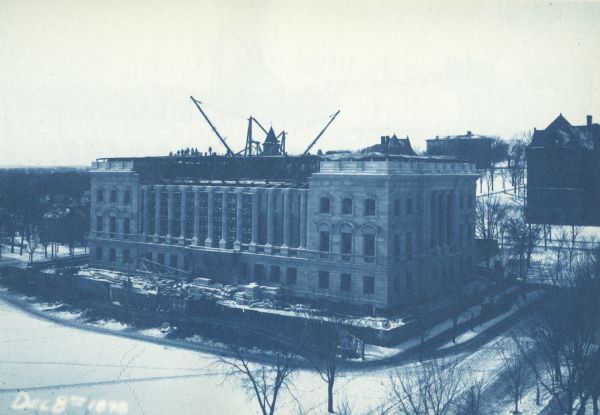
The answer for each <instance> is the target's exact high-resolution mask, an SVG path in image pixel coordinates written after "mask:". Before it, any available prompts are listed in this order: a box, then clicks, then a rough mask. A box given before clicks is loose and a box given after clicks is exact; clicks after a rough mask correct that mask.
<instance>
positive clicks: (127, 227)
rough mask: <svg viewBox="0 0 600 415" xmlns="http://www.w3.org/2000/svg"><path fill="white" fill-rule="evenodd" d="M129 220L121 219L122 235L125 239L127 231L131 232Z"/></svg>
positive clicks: (127, 236)
mask: <svg viewBox="0 0 600 415" xmlns="http://www.w3.org/2000/svg"><path fill="white" fill-rule="evenodd" d="M130 228H131V220H130V219H129V218H124V219H123V237H124V238H125V239H127V238H129V233H130V232H131V230H130Z"/></svg>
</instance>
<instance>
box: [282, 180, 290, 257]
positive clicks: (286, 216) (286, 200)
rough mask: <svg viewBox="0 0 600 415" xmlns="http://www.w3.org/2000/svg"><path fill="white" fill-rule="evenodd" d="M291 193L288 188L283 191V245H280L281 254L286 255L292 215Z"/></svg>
mask: <svg viewBox="0 0 600 415" xmlns="http://www.w3.org/2000/svg"><path fill="white" fill-rule="evenodd" d="M291 197H292V194H291V192H290V189H285V190H284V191H283V245H282V246H281V254H282V255H287V252H288V248H289V246H290V225H291V215H292V212H291V210H292V203H291V202H292V200H291Z"/></svg>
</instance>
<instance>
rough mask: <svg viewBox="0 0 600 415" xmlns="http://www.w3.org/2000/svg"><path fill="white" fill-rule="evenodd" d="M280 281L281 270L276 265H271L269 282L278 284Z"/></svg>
mask: <svg viewBox="0 0 600 415" xmlns="http://www.w3.org/2000/svg"><path fill="white" fill-rule="evenodd" d="M280 280H281V269H280V268H279V267H278V266H276V265H272V266H271V282H276V283H278V282H279V281H280Z"/></svg>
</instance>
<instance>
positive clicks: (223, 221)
mask: <svg viewBox="0 0 600 415" xmlns="http://www.w3.org/2000/svg"><path fill="white" fill-rule="evenodd" d="M228 195H229V193H227V189H225V188H224V189H223V198H222V203H221V240H220V241H219V248H221V249H225V248H227V221H228V217H229V212H228V211H227V201H228V200H227V199H228Z"/></svg>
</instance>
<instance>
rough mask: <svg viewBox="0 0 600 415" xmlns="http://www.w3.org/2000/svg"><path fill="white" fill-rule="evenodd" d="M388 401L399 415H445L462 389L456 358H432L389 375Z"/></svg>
mask: <svg viewBox="0 0 600 415" xmlns="http://www.w3.org/2000/svg"><path fill="white" fill-rule="evenodd" d="M389 385H390V400H391V403H392V405H393V408H394V409H395V410H396V413H398V414H401V415H447V414H450V413H452V411H453V410H454V409H455V408H456V407H457V405H458V403H459V402H458V400H459V399H458V398H459V395H460V393H461V391H462V390H463V388H464V383H463V373H462V371H461V370H460V369H459V368H458V365H457V362H456V361H443V360H433V361H429V362H426V363H421V364H419V365H418V366H416V367H415V368H412V369H409V370H407V371H406V372H405V373H402V372H400V371H399V370H396V371H395V372H393V373H392V374H391V375H390V378H389Z"/></svg>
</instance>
